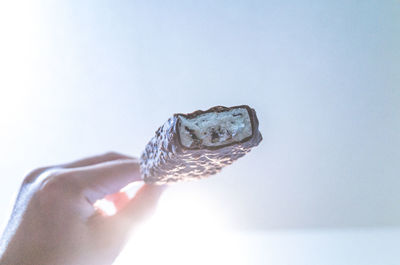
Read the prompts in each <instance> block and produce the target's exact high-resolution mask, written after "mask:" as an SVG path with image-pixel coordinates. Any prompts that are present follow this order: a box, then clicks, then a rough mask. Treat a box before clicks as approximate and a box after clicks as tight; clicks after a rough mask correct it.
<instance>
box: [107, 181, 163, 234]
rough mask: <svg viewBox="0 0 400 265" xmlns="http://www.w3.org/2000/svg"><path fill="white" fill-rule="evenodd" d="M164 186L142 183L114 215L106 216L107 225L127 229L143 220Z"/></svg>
mask: <svg viewBox="0 0 400 265" xmlns="http://www.w3.org/2000/svg"><path fill="white" fill-rule="evenodd" d="M165 188H166V186H165V185H156V184H144V185H143V186H142V187H141V188H140V189H139V191H138V192H137V193H136V195H135V196H134V197H133V198H132V199H131V200H130V201H129V202H127V203H126V204H125V205H124V207H123V208H121V209H119V210H118V212H117V213H116V214H115V215H113V216H109V217H108V219H109V222H110V223H109V225H112V226H113V227H115V229H123V230H124V231H129V230H130V229H131V228H132V227H134V226H135V225H138V224H139V223H141V222H143V221H144V220H145V219H147V218H148V217H149V216H150V215H151V214H152V213H153V212H154V210H155V208H156V206H157V202H158V200H159V198H160V196H161V194H162V193H163V191H164V190H165Z"/></svg>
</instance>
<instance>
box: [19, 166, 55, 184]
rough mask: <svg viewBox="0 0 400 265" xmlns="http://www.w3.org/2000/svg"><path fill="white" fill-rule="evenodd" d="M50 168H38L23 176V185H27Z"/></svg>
mask: <svg viewBox="0 0 400 265" xmlns="http://www.w3.org/2000/svg"><path fill="white" fill-rule="evenodd" d="M49 168H50V167H40V168H36V169H34V170H32V171H31V172H29V173H28V175H26V176H25V178H24V180H23V184H29V183H32V182H34V181H35V180H36V178H37V177H38V176H39V175H40V174H42V173H43V172H44V171H46V170H47V169H49Z"/></svg>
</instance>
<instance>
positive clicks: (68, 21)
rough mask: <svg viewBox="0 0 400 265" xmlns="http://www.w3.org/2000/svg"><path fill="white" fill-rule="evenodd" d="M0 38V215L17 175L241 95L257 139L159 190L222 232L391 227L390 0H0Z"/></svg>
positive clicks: (395, 152) (396, 22) (394, 96)
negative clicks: (251, 112)
mask: <svg viewBox="0 0 400 265" xmlns="http://www.w3.org/2000/svg"><path fill="white" fill-rule="evenodd" d="M0 34H1V35H0V181H1V182H0V183H1V185H0V209H1V213H0V220H1V221H2V222H3V223H4V222H5V221H6V218H7V216H8V213H9V212H8V210H9V208H10V207H11V205H12V202H13V198H14V197H13V196H15V193H16V191H17V190H18V187H19V184H20V183H21V181H22V179H23V177H24V175H25V174H26V173H27V172H28V171H30V170H31V169H34V168H36V167H40V166H44V165H51V164H57V163H60V162H66V161H69V160H74V159H76V158H80V157H84V156H88V155H93V154H98V153H103V152H106V151H109V150H115V151H119V152H123V153H126V154H129V155H136V156H138V155H140V152H141V151H142V150H143V148H144V146H145V144H146V143H147V141H148V140H149V139H150V138H151V137H152V135H153V133H154V131H155V130H156V129H157V127H158V126H160V125H161V124H162V123H163V122H164V121H165V120H166V119H167V118H168V117H169V116H170V115H171V114H172V113H174V112H191V111H194V110H196V109H207V108H209V107H211V106H214V105H226V106H231V105H239V104H248V105H250V106H252V107H253V108H255V109H256V111H257V114H258V116H259V120H260V130H261V132H262V133H263V136H264V141H263V142H262V143H261V145H260V146H259V147H257V148H255V149H254V150H253V151H252V152H251V153H249V154H248V155H247V156H246V157H244V158H242V159H241V160H239V161H237V163H235V164H233V165H232V166H230V167H229V168H226V169H225V170H224V171H223V172H222V173H221V174H219V175H217V176H214V177H212V178H210V179H208V180H205V181H201V182H197V183H189V184H181V185H177V186H174V187H172V188H171V189H170V190H169V191H168V192H167V194H165V199H166V200H167V199H168V197H171V198H172V197H173V198H175V199H176V200H178V201H179V200H188V201H189V202H190V198H192V197H190V196H189V195H193V194H195V195H196V196H195V197H196V198H197V199H196V200H197V202H198V200H200V201H201V200H202V199H201V198H206V199H207V200H205V201H204V203H203V206H204V205H205V206H204V207H205V208H206V209H207V208H208V207H209V206H210V207H211V206H212V208H213V209H215V212H217V213H218V218H220V219H223V220H224V222H225V225H226V226H228V227H231V228H232V229H242V230H243V229H244V230H256V231H257V230H264V229H271V228H281V229H287V228H316V227H329V228H334V227H336V228H338V227H365V226H368V227H370V226H393V225H399V224H400V207H399V201H400V192H399V190H400V178H399V172H400V163H399V161H400V88H399V85H400V70H399V69H400V48H399V47H400V3H399V1H395V0H388V1H370V0H368V1H311V0H308V1H255V0H252V1H56V2H55V1H2V2H1V3H0ZM188 198H189V199H188ZM199 198H200V199H199ZM172 204H173V203H172ZM170 206H171V205H170ZM165 207H167V206H165ZM206 212H207V211H206ZM325 264H327V263H325Z"/></svg>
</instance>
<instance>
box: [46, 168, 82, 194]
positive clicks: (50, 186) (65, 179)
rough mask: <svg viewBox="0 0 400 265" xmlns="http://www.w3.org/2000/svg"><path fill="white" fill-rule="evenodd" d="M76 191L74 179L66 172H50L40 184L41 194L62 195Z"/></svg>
mask: <svg viewBox="0 0 400 265" xmlns="http://www.w3.org/2000/svg"><path fill="white" fill-rule="evenodd" d="M74 189H77V185H75V183H74V177H73V176H71V174H69V173H68V172H62V171H59V172H52V173H51V174H50V175H49V176H48V177H47V178H46V179H44V180H43V182H42V183H41V188H40V190H41V192H42V193H45V194H46V193H56V194H59V193H63V192H67V191H71V190H74Z"/></svg>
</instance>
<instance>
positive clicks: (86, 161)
mask: <svg viewBox="0 0 400 265" xmlns="http://www.w3.org/2000/svg"><path fill="white" fill-rule="evenodd" d="M119 159H136V158H134V157H130V156H127V155H124V154H120V153H116V152H108V153H105V154H101V155H97V156H92V157H87V158H83V159H79V160H76V161H73V162H71V163H66V164H63V165H60V167H63V168H75V167H85V166H90V165H95V164H99V163H104V162H107V161H114V160H119Z"/></svg>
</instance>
